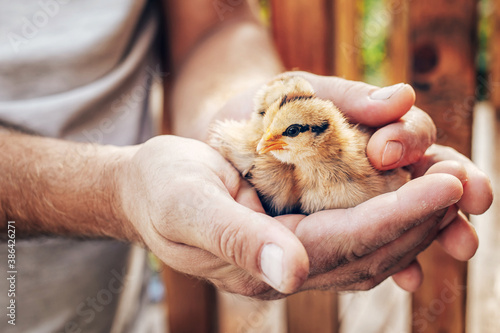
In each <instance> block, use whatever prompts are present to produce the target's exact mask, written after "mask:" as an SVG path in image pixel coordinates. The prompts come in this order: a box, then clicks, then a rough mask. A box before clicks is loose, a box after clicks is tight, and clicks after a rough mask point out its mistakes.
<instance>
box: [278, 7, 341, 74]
mask: <svg viewBox="0 0 500 333" xmlns="http://www.w3.org/2000/svg"><path fill="white" fill-rule="evenodd" d="M331 6H332V1H326V0H295V1H288V0H272V1H271V20H272V22H271V26H272V31H273V36H274V40H275V43H276V47H277V49H278V52H279V54H280V56H281V59H282V60H283V63H284V65H285V67H286V68H287V69H289V70H291V69H300V70H304V71H309V72H312V73H316V74H323V75H327V74H331V72H332V66H333V65H332V54H333V49H332V45H333V43H332V39H333V36H332V33H331V32H332V20H331V17H330V13H331Z"/></svg>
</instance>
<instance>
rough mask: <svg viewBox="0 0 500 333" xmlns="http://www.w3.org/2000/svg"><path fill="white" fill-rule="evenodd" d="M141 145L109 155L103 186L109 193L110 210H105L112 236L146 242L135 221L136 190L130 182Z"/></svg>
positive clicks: (121, 149)
mask: <svg viewBox="0 0 500 333" xmlns="http://www.w3.org/2000/svg"><path fill="white" fill-rule="evenodd" d="M138 149H139V146H128V147H120V148H117V149H116V150H115V151H114V152H113V154H110V155H108V158H107V160H108V161H107V162H106V164H105V168H104V170H105V172H103V177H102V181H103V187H104V188H105V192H106V193H107V200H108V203H109V204H108V205H106V206H107V207H109V211H107V212H105V215H107V217H106V219H107V220H109V221H111V223H112V225H113V227H112V228H111V230H110V231H111V232H112V235H110V236H112V237H113V238H116V239H122V240H126V241H130V242H134V243H135V242H137V243H144V242H143V240H142V237H141V235H140V233H139V230H138V229H137V228H136V226H135V225H134V223H133V217H132V216H131V214H130V210H131V209H132V210H133V207H132V205H133V200H129V199H131V198H132V195H133V194H134V192H135V191H134V190H133V189H132V188H131V186H130V184H131V182H132V181H133V180H132V179H130V172H129V170H130V166H131V164H132V163H133V158H134V155H135V153H136V152H137V150H138Z"/></svg>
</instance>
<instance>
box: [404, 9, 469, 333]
mask: <svg viewBox="0 0 500 333" xmlns="http://www.w3.org/2000/svg"><path fill="white" fill-rule="evenodd" d="M409 4H410V10H409V13H410V48H411V52H412V53H411V57H412V68H411V73H410V78H411V83H412V85H413V87H414V88H415V89H416V92H417V105H418V106H419V107H420V108H422V109H424V110H425V111H427V112H428V113H429V114H430V115H431V116H432V118H433V120H434V122H435V123H436V126H437V128H438V142H439V143H441V144H445V145H449V146H451V147H453V148H455V149H457V150H458V151H460V152H461V153H463V154H465V155H467V156H470V152H471V124H472V109H473V105H474V102H475V99H476V96H475V52H476V23H477V19H476V7H477V1H476V0H457V1H454V2H450V1H447V0H420V1H411V2H410V3H409ZM419 259H420V261H421V263H422V267H423V270H424V275H425V280H424V284H423V285H422V286H421V288H420V289H419V291H418V292H417V293H415V295H414V298H413V331H414V332H424V331H425V332H463V331H464V330H465V298H466V291H465V290H464V289H463V288H464V286H465V285H466V264H465V263H460V262H457V261H455V260H453V259H451V257H449V256H448V255H447V254H445V253H444V252H443V251H442V250H441V249H440V247H439V246H436V245H433V246H431V247H430V248H429V249H428V250H427V251H425V252H424V253H422V254H421V255H420V257H419Z"/></svg>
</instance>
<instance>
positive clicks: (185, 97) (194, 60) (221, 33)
mask: <svg viewBox="0 0 500 333" xmlns="http://www.w3.org/2000/svg"><path fill="white" fill-rule="evenodd" d="M280 71H282V65H281V63H280V61H279V60H278V56H277V54H276V52H275V50H274V48H273V45H272V42H271V40H270V37H269V34H268V33H267V30H266V29H265V28H264V27H263V26H262V25H261V24H260V23H259V22H257V20H256V19H255V18H253V17H252V16H251V14H250V13H246V14H245V13H243V14H241V15H240V16H239V17H236V18H233V19H232V20H230V21H229V22H222V23H220V24H219V25H218V26H216V27H215V28H214V32H213V33H212V34H210V35H209V36H208V37H206V38H205V39H203V41H202V42H200V43H199V44H196V45H194V46H193V50H192V52H191V53H190V57H189V58H188V59H187V60H186V61H185V62H184V63H183V65H182V67H181V69H180V71H179V72H178V75H177V76H176V80H175V82H174V90H173V103H172V111H173V130H174V133H175V134H179V135H183V136H188V137H192V138H196V139H202V140H203V139H205V138H206V135H207V130H208V125H209V123H210V122H211V120H212V119H213V118H214V116H215V115H216V114H217V112H219V110H220V109H221V107H222V106H223V105H224V104H225V103H226V102H227V101H228V100H229V99H230V98H231V97H233V96H234V95H236V94H238V93H240V92H243V91H245V90H248V89H249V88H253V87H256V86H258V85H261V84H263V83H265V82H266V81H267V80H268V79H269V78H271V77H272V76H273V75H275V74H277V73H279V72H280ZM235 107H237V106H235ZM233 115H234V113H233Z"/></svg>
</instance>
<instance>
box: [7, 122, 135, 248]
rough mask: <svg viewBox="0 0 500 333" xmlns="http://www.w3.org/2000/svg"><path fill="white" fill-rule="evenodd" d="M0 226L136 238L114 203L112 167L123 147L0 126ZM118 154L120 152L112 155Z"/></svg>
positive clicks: (30, 232) (23, 232)
mask: <svg viewBox="0 0 500 333" xmlns="http://www.w3.org/2000/svg"><path fill="white" fill-rule="evenodd" d="M0 147H1V149H0V175H1V177H0V203H1V214H0V225H1V231H2V233H5V232H6V230H7V221H9V220H13V221H16V228H17V230H18V232H19V234H18V237H29V236H36V235H40V234H57V235H67V236H93V237H96V236H97V237H113V238H118V239H128V240H139V237H138V236H137V235H136V233H135V232H134V230H133V228H131V227H130V225H129V224H127V223H125V219H124V218H123V216H122V215H121V214H120V207H118V206H117V205H116V202H117V201H116V175H115V169H116V165H117V164H118V163H119V159H120V157H121V156H122V155H124V154H123V153H125V151H126V148H117V147H113V146H101V145H94V144H85V143H74V142H67V141H63V140H57V139H50V138H43V137H39V136H34V135H27V134H22V133H20V132H16V131H13V130H7V129H0ZM118 152H120V153H119V154H118Z"/></svg>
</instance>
